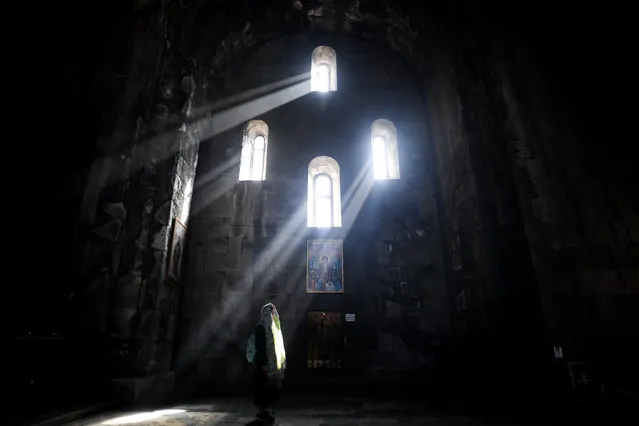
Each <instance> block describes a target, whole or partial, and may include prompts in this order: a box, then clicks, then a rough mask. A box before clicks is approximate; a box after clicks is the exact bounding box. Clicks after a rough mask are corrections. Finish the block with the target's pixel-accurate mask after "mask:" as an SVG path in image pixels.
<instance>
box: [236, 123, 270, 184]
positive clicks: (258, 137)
mask: <svg viewBox="0 0 639 426" xmlns="http://www.w3.org/2000/svg"><path fill="white" fill-rule="evenodd" d="M267 149H268V126H267V125H266V123H265V122H263V121H261V120H252V121H249V122H248V123H247V125H246V126H245V127H244V136H243V138H242V153H241V156H240V176H239V180H240V181H247V180H255V181H259V180H264V179H265V176H266V150H267Z"/></svg>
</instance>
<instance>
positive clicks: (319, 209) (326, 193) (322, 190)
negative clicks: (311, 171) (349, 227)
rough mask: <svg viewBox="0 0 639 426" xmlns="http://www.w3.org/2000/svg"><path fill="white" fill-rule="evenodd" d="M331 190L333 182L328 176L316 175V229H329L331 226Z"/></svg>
mask: <svg viewBox="0 0 639 426" xmlns="http://www.w3.org/2000/svg"><path fill="white" fill-rule="evenodd" d="M332 189H333V181H332V180H331V178H330V177H329V176H328V175H325V174H320V175H317V177H316V178H315V224H316V225H317V227H318V228H330V227H331V226H332V225H333V209H332V202H331V198H332Z"/></svg>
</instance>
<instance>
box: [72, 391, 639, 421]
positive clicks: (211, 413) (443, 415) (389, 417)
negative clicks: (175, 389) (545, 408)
mask: <svg viewBox="0 0 639 426" xmlns="http://www.w3.org/2000/svg"><path fill="white" fill-rule="evenodd" d="M505 408H506V407H504V409H501V410H491V411H490V413H489V414H486V413H483V412H481V411H477V410H474V411H473V414H468V413H467V414H465V415H462V414H459V413H460V412H462V411H464V412H467V410H460V409H451V408H450V407H448V408H442V407H441V406H438V405H434V404H427V403H424V402H423V401H408V400H401V401H390V400H386V399H379V398H376V399H371V398H356V397H328V396H322V397H309V396H304V397H295V396H290V397H288V398H283V400H282V401H281V402H280V403H279V407H276V410H277V411H276V417H277V419H276V421H275V425H280V426H347V425H348V426H355V425H357V426H373V425H374V426H384V425H394V426H411V425H428V426H466V425H526V426H532V425H551V424H552V425H565V424H581V425H584V424H589V425H590V424H592V425H594V424H602V425H604V424H612V423H611V422H608V421H603V422H600V421H597V420H594V419H592V418H590V417H589V416H588V415H586V416H584V417H583V418H581V419H575V418H574V417H572V415H571V416H568V418H566V417H564V418H562V419H560V418H559V417H557V416H556V415H555V414H554V412H553V411H552V410H551V412H550V415H549V416H546V415H543V416H542V417H543V418H544V420H543V421H540V417H539V416H536V415H535V411H540V410H524V412H521V411H520V410H517V411H519V412H518V413H517V415H516V416H514V417H513V416H511V415H503V412H505V411H506V409H505ZM471 411H472V410H471ZM500 413H501V414H500ZM254 416H255V407H253V405H252V404H251V401H250V399H246V398H236V399H216V400H206V401H199V402H198V403H192V404H184V405H173V406H168V407H161V408H158V407H155V408H150V409H138V410H130V411H112V412H107V413H102V414H99V415H95V416H93V417H89V418H85V419H82V420H77V421H74V422H71V423H66V425H67V426H98V425H100V426H102V425H104V426H108V425H135V426H206V425H220V426H234V425H251V424H260V423H256V420H255V417H254ZM514 418H517V419H518V420H514ZM616 424H639V423H634V422H624V421H622V422H620V423H619V422H616Z"/></svg>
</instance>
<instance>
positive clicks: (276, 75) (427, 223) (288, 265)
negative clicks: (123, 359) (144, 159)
mask: <svg viewBox="0 0 639 426" xmlns="http://www.w3.org/2000/svg"><path fill="white" fill-rule="evenodd" d="M322 43H325V44H328V45H330V46H331V47H333V48H335V49H336V51H337V52H338V59H337V64H338V65H337V67H338V87H339V89H338V92H336V93H331V94H328V96H327V95H326V94H320V93H309V94H306V95H305V96H303V97H301V98H299V99H297V100H294V101H292V102H291V103H288V104H286V105H283V106H281V107H279V108H276V109H273V110H271V111H268V112H266V113H264V114H261V115H260V116H257V117H250V118H256V119H261V120H264V121H265V122H266V123H267V124H268V125H269V147H268V149H269V151H268V165H267V172H266V181H264V182H238V180H237V179H238V170H239V164H238V162H239V152H240V148H241V141H242V128H243V126H244V124H245V122H241V123H238V125H236V126H235V127H233V128H232V129H230V130H228V131H225V132H223V133H221V134H219V135H217V136H214V137H213V138H211V139H209V140H206V141H205V142H203V144H202V146H201V151H200V163H199V168H198V172H197V179H196V184H195V185H196V189H195V193H194V199H193V208H192V214H191V222H190V223H191V225H190V231H189V237H188V238H189V239H188V260H187V264H186V265H185V267H186V274H187V276H186V282H185V286H184V298H183V304H182V317H181V333H182V340H183V342H182V345H181V347H180V354H179V357H178V369H179V370H178V371H179V372H180V373H181V374H182V375H180V376H179V380H181V381H182V384H184V385H185V386H186V387H192V386H194V384H195V383H198V384H203V386H204V388H205V389H204V390H205V391H208V392H211V391H219V390H220V389H222V388H224V389H228V387H229V386H230V387H233V386H238V385H241V384H244V383H246V381H247V380H249V377H250V376H247V375H248V373H249V371H250V370H248V369H247V365H246V362H245V361H244V357H243V351H244V343H245V340H246V338H247V337H248V335H249V333H250V332H251V330H252V327H253V326H254V325H255V321H256V319H257V316H258V312H259V307H260V306H261V305H262V304H263V303H265V302H266V301H268V300H273V301H274V303H275V304H276V305H277V306H278V309H279V311H280V316H281V318H282V322H283V327H284V330H285V338H286V342H287V348H288V354H289V376H288V378H287V380H288V381H289V384H291V385H292V384H294V383H298V384H301V383H302V382H306V383H308V380H311V379H313V377H312V376H309V375H308V373H307V372H306V346H305V345H306V336H305V334H306V331H305V327H306V323H305V322H306V312H307V311H308V310H317V309H319V310H340V311H342V312H343V313H355V314H356V318H357V321H356V322H355V323H347V324H345V328H346V329H345V333H346V339H347V355H346V359H345V363H346V368H345V373H343V376H342V379H344V380H346V379H348V378H353V377H356V378H357V377H358V378H360V379H363V380H364V379H365V380H370V378H372V377H374V378H378V379H379V380H382V381H384V380H393V379H397V378H398V377H402V378H404V377H406V376H408V375H410V374H414V373H416V372H419V371H425V370H426V366H427V362H428V360H429V359H430V358H432V355H433V350H434V348H435V347H436V346H437V345H438V344H439V343H440V342H441V340H442V339H443V338H444V337H445V336H446V334H447V330H448V319H447V311H448V303H447V300H446V294H445V289H444V275H443V267H442V260H441V251H440V249H439V247H440V244H441V242H440V239H439V235H438V229H439V226H438V222H437V221H438V218H437V211H436V201H435V192H434V191H435V187H434V171H435V169H434V163H433V158H432V157H430V156H429V155H428V150H427V148H426V146H427V143H428V130H427V128H426V126H425V125H424V121H423V119H422V117H423V114H424V112H423V107H422V105H423V101H422V99H421V97H420V91H419V84H418V82H419V80H418V79H417V78H416V77H415V76H414V75H411V74H410V73H407V72H406V71H405V70H404V69H403V63H402V62H401V60H398V59H397V58H396V57H395V56H394V54H392V53H386V54H383V53H376V52H375V49H376V47H375V46H374V45H370V44H368V43H362V42H357V41H353V40H350V41H349V40H346V39H340V38H331V39H329V40H322V39H321V38H317V39H314V38H311V39H309V37H307V36H304V35H300V36H289V37H286V38H282V39H278V40H276V41H273V42H270V43H267V44H266V45H265V46H264V47H262V48H261V49H260V50H259V51H258V52H257V53H256V54H255V55H254V56H251V57H250V58H249V59H248V60H246V61H245V62H243V63H242V65H241V70H238V72H241V73H242V79H241V80H240V79H235V80H234V81H232V82H230V84H231V85H232V86H233V88H234V89H235V91H236V92H238V91H240V90H241V89H245V90H246V89H253V88H256V87H260V86H261V85H264V84H266V83H272V82H277V81H280V80H283V79H285V78H289V77H292V76H294V75H296V74H297V73H305V72H307V71H308V68H309V67H310V53H311V52H312V50H313V48H315V47H316V46H317V45H319V44H322ZM371 61H373V62H374V63H375V66H374V67H372V66H370V64H371ZM377 118H388V119H390V120H392V121H393V122H394V124H395V126H396V127H397V129H398V139H399V153H400V154H399V155H400V173H401V179H400V180H397V181H373V180H372V170H370V167H371V164H370V157H371V152H370V149H371V147H370V139H369V138H370V126H371V124H372V122H373V121H374V120H375V119H377ZM318 155H329V156H332V157H333V158H335V159H336V160H337V161H338V163H339V164H340V169H341V193H342V216H343V227H342V228H335V229H332V230H330V231H329V232H327V233H321V232H318V231H316V230H312V229H307V228H306V192H307V167H308V163H309V162H310V160H311V159H313V158H314V157H315V156H318ZM313 238H328V239H332V238H335V239H343V240H344V277H345V281H344V283H345V294H343V295H312V294H306V292H305V271H306V266H305V253H306V240H307V239H313Z"/></svg>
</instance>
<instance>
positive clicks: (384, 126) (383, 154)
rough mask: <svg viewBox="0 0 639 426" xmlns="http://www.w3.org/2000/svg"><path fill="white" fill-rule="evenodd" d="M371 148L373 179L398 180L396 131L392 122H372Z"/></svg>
mask: <svg viewBox="0 0 639 426" xmlns="http://www.w3.org/2000/svg"><path fill="white" fill-rule="evenodd" d="M371 148H372V150H373V176H374V177H375V179H399V156H398V153H397V130H396V129H395V125H394V124H393V122H392V121H389V120H384V119H379V120H375V121H374V122H373V124H372V126H371Z"/></svg>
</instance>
